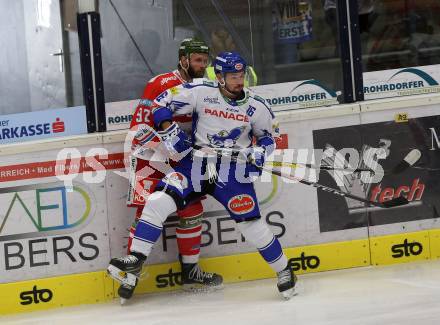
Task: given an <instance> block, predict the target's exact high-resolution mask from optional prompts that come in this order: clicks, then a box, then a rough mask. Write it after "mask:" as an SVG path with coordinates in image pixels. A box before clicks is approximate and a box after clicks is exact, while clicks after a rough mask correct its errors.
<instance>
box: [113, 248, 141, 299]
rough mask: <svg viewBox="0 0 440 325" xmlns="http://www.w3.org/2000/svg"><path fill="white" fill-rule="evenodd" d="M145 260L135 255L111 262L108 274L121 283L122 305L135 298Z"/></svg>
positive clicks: (119, 292) (119, 290) (120, 295)
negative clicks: (134, 294)
mask: <svg viewBox="0 0 440 325" xmlns="http://www.w3.org/2000/svg"><path fill="white" fill-rule="evenodd" d="M145 259H146V258H145V257H144V256H143V255H141V254H133V255H127V256H123V257H118V258H112V259H111V260H110V265H109V266H108V268H107V273H108V274H109V275H110V276H111V277H112V278H113V279H115V280H117V281H119V282H120V283H121V286H120V287H119V289H118V294H119V297H121V304H124V303H125V301H126V300H127V299H130V298H131V297H132V296H133V292H134V289H135V288H136V285H137V283H138V278H139V276H140V274H141V270H142V265H143V264H144V262H145Z"/></svg>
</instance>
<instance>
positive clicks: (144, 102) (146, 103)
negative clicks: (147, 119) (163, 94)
mask: <svg viewBox="0 0 440 325" xmlns="http://www.w3.org/2000/svg"><path fill="white" fill-rule="evenodd" d="M152 104H153V102H152V101H151V100H149V99H141V100H140V101H139V105H142V106H151V105H152Z"/></svg>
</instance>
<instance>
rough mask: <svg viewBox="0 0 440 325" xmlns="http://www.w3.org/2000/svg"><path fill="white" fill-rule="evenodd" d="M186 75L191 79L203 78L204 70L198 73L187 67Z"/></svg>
mask: <svg viewBox="0 0 440 325" xmlns="http://www.w3.org/2000/svg"><path fill="white" fill-rule="evenodd" d="M188 75H189V76H190V78H191V79H194V78H203V77H204V76H205V69H201V70H200V71H195V70H194V69H193V67H192V66H191V65H190V66H189V67H188Z"/></svg>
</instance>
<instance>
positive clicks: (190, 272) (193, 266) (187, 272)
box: [180, 262, 223, 291]
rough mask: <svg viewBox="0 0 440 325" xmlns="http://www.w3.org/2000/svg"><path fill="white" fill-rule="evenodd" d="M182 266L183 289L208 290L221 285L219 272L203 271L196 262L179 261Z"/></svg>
mask: <svg viewBox="0 0 440 325" xmlns="http://www.w3.org/2000/svg"><path fill="white" fill-rule="evenodd" d="M180 264H181V266H182V287H183V290H185V291H209V290H217V289H221V288H222V287H223V277H222V276H221V275H220V274H216V273H210V272H205V271H203V270H202V269H201V268H200V266H199V264H197V263H182V262H181V263H180Z"/></svg>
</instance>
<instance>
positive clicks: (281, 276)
mask: <svg viewBox="0 0 440 325" xmlns="http://www.w3.org/2000/svg"><path fill="white" fill-rule="evenodd" d="M277 276H278V283H277V287H278V291H279V292H280V293H281V295H282V296H283V297H284V299H286V300H289V299H290V298H292V297H293V296H294V295H296V292H295V284H296V280H297V279H296V275H295V274H294V273H293V270H292V269H291V268H290V267H289V265H288V266H287V267H286V268H285V269H284V270H282V271H280V272H278V273H277Z"/></svg>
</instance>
